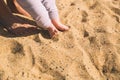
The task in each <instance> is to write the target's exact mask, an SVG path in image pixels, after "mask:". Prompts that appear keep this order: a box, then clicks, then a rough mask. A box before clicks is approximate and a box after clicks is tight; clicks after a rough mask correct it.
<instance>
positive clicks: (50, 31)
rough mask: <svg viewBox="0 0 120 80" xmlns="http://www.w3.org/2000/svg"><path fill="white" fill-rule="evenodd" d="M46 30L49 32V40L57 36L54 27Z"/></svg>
mask: <svg viewBox="0 0 120 80" xmlns="http://www.w3.org/2000/svg"><path fill="white" fill-rule="evenodd" d="M47 30H48V31H49V34H50V37H51V38H53V37H54V36H56V35H58V30H57V29H56V28H55V27H54V26H50V27H48V28H47Z"/></svg>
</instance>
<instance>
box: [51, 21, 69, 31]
mask: <svg viewBox="0 0 120 80" xmlns="http://www.w3.org/2000/svg"><path fill="white" fill-rule="evenodd" d="M51 21H52V23H53V25H54V26H55V27H56V28H57V29H58V30H60V31H67V30H69V28H68V27H67V26H65V25H64V24H62V23H60V21H59V20H54V19H53V20H51Z"/></svg>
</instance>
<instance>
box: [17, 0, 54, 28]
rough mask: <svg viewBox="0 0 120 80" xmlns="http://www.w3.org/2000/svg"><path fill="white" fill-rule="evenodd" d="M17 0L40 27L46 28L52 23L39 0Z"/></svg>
mask: <svg viewBox="0 0 120 80" xmlns="http://www.w3.org/2000/svg"><path fill="white" fill-rule="evenodd" d="M17 2H18V3H19V4H20V5H21V6H22V7H23V9H25V10H26V11H27V12H28V13H29V14H30V15H31V16H32V17H33V19H35V21H36V23H37V24H38V25H39V26H40V27H42V28H44V29H46V28H48V27H49V26H50V25H51V24H52V23H51V20H50V18H49V14H48V11H47V10H46V8H45V7H44V5H43V4H42V3H41V0H17Z"/></svg>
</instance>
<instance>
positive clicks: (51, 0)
mask: <svg viewBox="0 0 120 80" xmlns="http://www.w3.org/2000/svg"><path fill="white" fill-rule="evenodd" d="M42 3H43V5H44V6H45V7H46V9H47V11H48V13H49V16H50V19H59V15H58V9H57V6H56V0H42Z"/></svg>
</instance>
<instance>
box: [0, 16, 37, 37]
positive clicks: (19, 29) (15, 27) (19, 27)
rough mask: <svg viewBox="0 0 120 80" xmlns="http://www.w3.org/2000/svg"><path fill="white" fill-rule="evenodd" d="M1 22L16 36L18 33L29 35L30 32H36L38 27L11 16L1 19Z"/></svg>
mask: <svg viewBox="0 0 120 80" xmlns="http://www.w3.org/2000/svg"><path fill="white" fill-rule="evenodd" d="M0 22H1V24H2V25H3V27H5V28H6V29H7V31H9V32H10V33H12V34H15V35H17V36H19V35H29V34H32V33H33V32H34V33H35V32H36V33H37V32H38V29H37V26H34V25H30V24H27V23H25V21H23V20H21V19H19V18H17V17H15V16H14V17H11V18H9V19H8V20H7V19H2V20H0Z"/></svg>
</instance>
